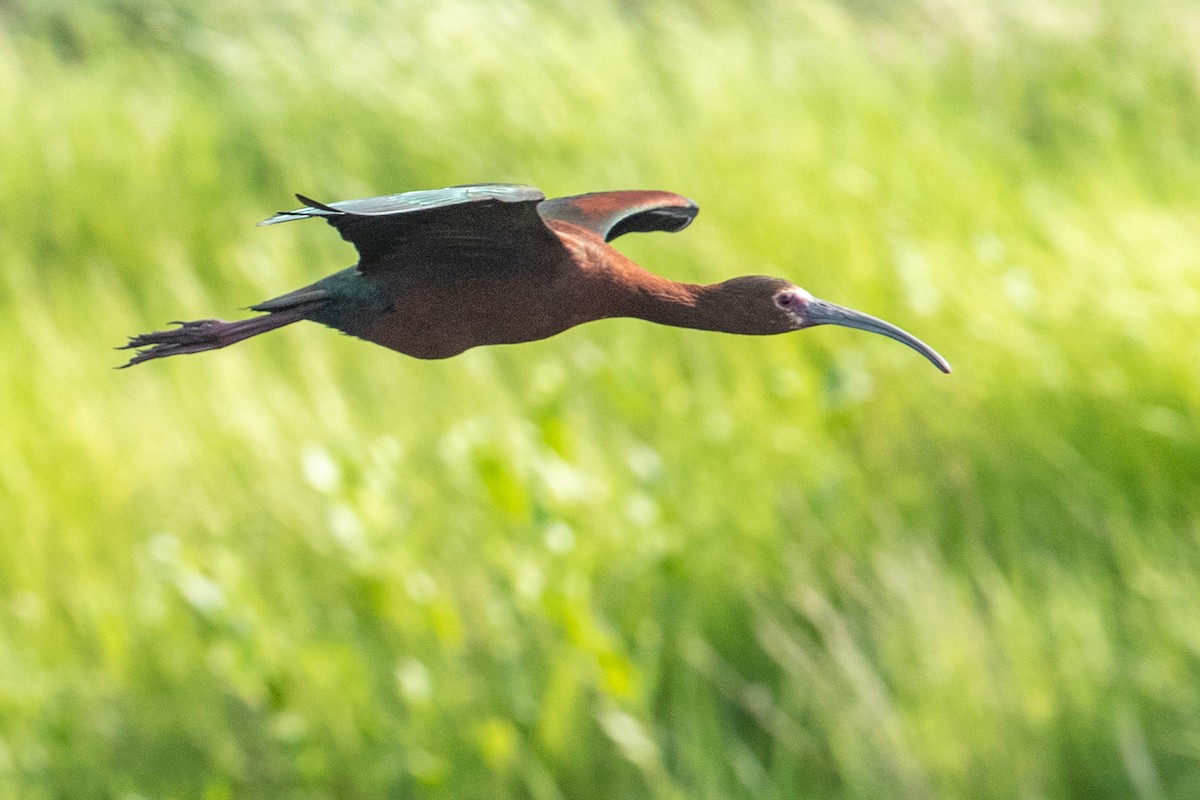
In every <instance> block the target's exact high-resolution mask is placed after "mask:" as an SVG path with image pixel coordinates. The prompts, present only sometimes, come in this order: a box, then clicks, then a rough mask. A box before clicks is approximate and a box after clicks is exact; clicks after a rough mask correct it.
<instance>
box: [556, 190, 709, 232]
mask: <svg viewBox="0 0 1200 800" xmlns="http://www.w3.org/2000/svg"><path fill="white" fill-rule="evenodd" d="M538 213H539V214H541V216H542V217H543V218H544V219H555V220H561V221H563V222H570V223H572V224H574V225H578V226H580V227H582V228H586V229H587V230H590V231H592V232H593V233H595V234H596V235H597V236H599V237H600V238H602V239H604V241H606V242H611V241H612V240H613V239H616V238H617V237H618V236H623V235H625V234H627V233H645V232H649V231H667V232H669V233H675V232H677V231H681V230H683V229H684V228H686V227H687V226H688V225H690V224H691V222H692V220H693V219H695V217H696V215H697V214H698V213H700V207H699V206H697V205H696V203H695V202H693V201H692V200H689V199H688V198H686V197H683V196H682V195H678V194H674V193H672V192H654V191H618V192H591V193H589V194H577V195H572V196H570V197H556V198H554V199H553V200H543V201H542V202H541V203H539V204H538Z"/></svg>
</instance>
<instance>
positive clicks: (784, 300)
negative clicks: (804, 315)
mask: <svg viewBox="0 0 1200 800" xmlns="http://www.w3.org/2000/svg"><path fill="white" fill-rule="evenodd" d="M775 302H776V303H777V304H778V305H779V307H780V308H787V307H788V306H790V305H791V304H792V296H791V295H790V294H786V293H785V294H777V295H775Z"/></svg>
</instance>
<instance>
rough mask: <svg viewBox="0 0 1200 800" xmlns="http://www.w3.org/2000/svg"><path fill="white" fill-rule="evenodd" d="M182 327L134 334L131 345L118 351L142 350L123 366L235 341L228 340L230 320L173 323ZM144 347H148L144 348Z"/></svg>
mask: <svg viewBox="0 0 1200 800" xmlns="http://www.w3.org/2000/svg"><path fill="white" fill-rule="evenodd" d="M171 324H172V325H178V326H180V327H179V328H177V329H175V330H173V331H155V332H154V333H143V334H142V335H141V336H131V337H130V338H129V344H127V345H123V346H121V347H118V348H117V349H118V350H140V351H141V352H139V353H138V354H137V355H135V356H134V357H133V358H131V359H129V363H128V364H122V365H121V367H120V369H125V368H126V367H132V366H133V365H134V364H140V363H142V362H143V361H150V360H151V359H154V358H166V357H167V356H180V355H184V354H186V353H199V352H202V351H204V350H215V349H216V348H218V347H224V346H225V345H227V344H231V342H230V341H228V340H227V339H225V337H224V336H223V334H225V333H226V332H227V331H228V330H229V327H230V323H228V322H223V321H222V320H219V319H202V320H197V321H195V322H173V323H171ZM142 348H147V349H145V350H143V349H142Z"/></svg>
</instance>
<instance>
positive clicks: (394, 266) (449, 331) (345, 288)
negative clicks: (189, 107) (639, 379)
mask: <svg viewBox="0 0 1200 800" xmlns="http://www.w3.org/2000/svg"><path fill="white" fill-rule="evenodd" d="M297 197H298V198H299V200H300V202H302V203H304V204H305V205H304V207H303V208H298V209H296V210H295V211H282V212H280V213H278V214H276V215H275V216H273V217H271V218H270V219H267V220H265V221H264V222H262V223H260V224H262V225H273V224H275V223H277V222H290V221H291V220H297V219H308V218H309V217H320V218H323V219H324V220H325V221H326V222H328V223H329V224H331V225H332V226H333V227H335V228H337V230H338V233H340V234H341V235H342V238H343V239H345V240H346V241H348V242H350V243H351V244H353V245H354V246H355V248H357V250H358V263H357V264H355V265H354V266H352V267H349V268H347V269H344V270H342V271H341V272H336V273H334V274H333V275H330V276H329V277H327V278H323V279H321V280H319V281H317V282H316V283H313V284H311V285H309V286H305V287H304V288H302V289H297V290H296V291H294V292H289V293H288V294H285V295H281V296H280V297H276V298H275V299H273V300H267V301H266V302H263V303H259V304H258V305H255V306H251V310H253V311H258V312H261V313H260V315H259V316H257V317H253V318H251V319H245V320H240V321H238V322H224V321H222V320H216V319H207V320H198V321H194V322H179V323H174V324H176V325H178V326H179V327H177V328H173V329H171V330H166V331H156V332H154V333H145V334H142V335H141V336H134V337H132V338H131V339H130V340H129V343H128V344H127V345H125V346H124V348H122V349H133V350H136V351H137V353H136V354H135V355H134V356H133V357H132V358H131V359H130V360H129V363H127V364H126V365H125V366H127V367H128V366H132V365H134V364H140V363H141V362H143V361H149V360H151V359H155V358H164V357H166V356H176V355H183V354H184V353H199V352H201V351H204V350H216V349H217V348H220V347H225V346H227V345H231V344H233V343H234V342H240V341H242V340H243V339H248V338H250V337H251V336H257V335H258V334H260V333H266V332H267V331H271V330H274V329H276V328H280V327H283V326H284V325H290V324H291V323H293V322H298V321H300V320H304V319H307V320H312V321H314V322H319V323H321V324H323V325H328V326H329V327H331V328H336V329H337V330H339V331H343V332H345V333H348V334H350V335H352V336H357V337H358V338H360V339H366V340H367V341H369V342H375V343H376V344H381V345H383V346H384V347H388V348H391V349H392V350H397V351H399V352H401V353H405V354H407V355H410V356H415V357H416V358H447V357H449V356H453V355H457V354H459V353H461V352H463V351H464V350H467V349H469V348H472V347H478V346H480V345H488V344H511V343H515V342H530V341H535V340H537V339H545V338H547V337H549V336H554V335H555V334H557V333H562V332H563V331H565V330H567V329H568V328H572V327H574V326H576V325H580V324H582V323H584V322H591V321H593V320H599V319H608V318H611V317H634V318H637V319H643V320H648V321H650V322H657V323H659V324H661V325H673V326H675V327H679V328H697V329H700V330H707V331H721V332H724V333H736V334H747V335H766V334H775V333H787V332H789V331H798V330H803V329H805V328H814V327H816V326H818V325H843V326H845V327H848V328H858V329H860V330H864V331H870V332H872V333H879V334H882V335H884V336H888V337H890V338H892V339H895V340H896V341H898V342H903V343H904V344H906V345H908V346H909V347H911V348H912V349H914V350H916V351H917V352H918V353H920V354H921V355H923V356H925V358H927V359H929V360H930V361H931V362H933V364H934V366H936V367H937V368H938V369H940V370H942V371H943V372H949V371H950V365H949V364H948V363H947V362H946V360H945V359H944V358H942V357H941V356H940V355H938V353H937V352H936V351H934V350H933V348H931V347H929V346H928V345H926V344H925V343H924V342H922V341H921V340H920V339H917V338H916V337H915V336H913V335H911V334H909V333H907V332H905V331H903V330H901V329H900V328H897V327H896V326H895V325H892V324H890V323H888V322H884V321H883V320H881V319H877V318H875V317H872V316H870V315H867V314H863V313H862V312H859V311H854V310H852V309H849V308H844V307H842V306H838V305H834V304H833V303H829V302H826V301H824V300H818V299H817V298H815V297H813V296H812V295H811V294H809V293H808V292H806V291H805V290H804V289H801V288H800V287H799V286H796V285H795V284H792V283H790V282H788V281H786V280H782V279H780V278H770V277H765V276H761V275H750V276H744V277H738V278H731V279H730V280H727V281H722V282H721V283H714V284H707V285H703V284H695V283H681V282H679V281H673V280H670V279H668V278H663V277H660V276H658V275H655V274H653V273H651V272H647V271H646V270H644V269H642V268H641V267H639V266H638V265H637V264H635V263H634V262H633V261H632V260H630V259H629V258H626V257H625V256H624V255H622V254H621V252H620V251H619V250H616V249H615V248H613V247H612V246H611V245H610V244H609V242H611V241H612V240H613V239H616V238H617V237H618V236H622V235H624V234H626V233H634V232H643V231H680V230H683V229H684V228H686V227H687V226H688V224H689V223H690V222H691V221H692V219H693V218H694V217H695V216H696V214H697V212H698V211H699V208H698V207H697V206H696V204H695V203H693V202H692V201H691V200H689V199H687V198H686V197H681V196H680V195H677V194H672V193H670V192H654V191H619V192H594V193H591V194H582V195H575V196H572V197H557V198H554V199H551V200H547V199H546V196H545V195H544V194H542V192H541V191H539V190H537V189H535V188H533V187H530V186H520V185H515V184H500V183H489V184H477V185H471V186H454V187H451V188H448V189H433V190H427V191H416V192H405V193H403V194H393V195H387V196H384V197H372V198H368V199H365V200H349V201H345V202H340V203H318V202H316V201H315V200H310V199H308V198H306V197H304V196H303V195H297Z"/></svg>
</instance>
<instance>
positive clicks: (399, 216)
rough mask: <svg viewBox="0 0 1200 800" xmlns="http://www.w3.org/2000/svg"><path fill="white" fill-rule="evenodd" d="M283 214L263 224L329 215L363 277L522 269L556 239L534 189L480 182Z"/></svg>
mask: <svg viewBox="0 0 1200 800" xmlns="http://www.w3.org/2000/svg"><path fill="white" fill-rule="evenodd" d="M296 197H297V198H298V199H299V200H300V202H302V203H306V204H307V205H306V206H305V207H304V208H298V209H296V210H295V211H281V212H279V213H278V214H276V215H275V216H273V217H271V218H270V219H266V220H263V221H262V222H260V223H259V224H260V225H274V224H275V223H278V222H290V221H292V220H296V219H307V218H309V217H321V218H324V219H325V221H326V222H328V223H329V224H330V225H332V226H333V227H335V228H337V230H338V233H340V234H341V235H342V238H343V239H345V240H346V241H348V242H350V243H351V244H353V245H354V246H355V247H356V248H357V249H358V253H359V257H360V258H359V264H358V268H359V270H360V271H361V272H363V273H364V274H368V273H370V272H373V271H378V270H384V269H392V268H404V267H412V268H420V267H422V266H424V267H425V268H434V269H437V268H441V269H442V270H451V271H453V270H463V269H470V268H474V267H494V266H499V265H509V266H520V265H521V264H522V263H525V262H528V261H531V260H532V261H537V260H538V259H536V258H534V256H536V255H537V254H538V253H539V252H542V251H544V250H545V249H546V248H550V247H558V246H559V243H558V239H557V237H556V236H555V235H554V233H553V232H552V231H551V230H550V229H549V228H547V227H546V225H545V223H544V222H543V221H542V218H541V217H540V216H539V215H538V213H537V204H538V202H539V201H541V200H543V199H544V198H545V195H544V194H542V192H541V191H540V190H538V189H535V188H533V187H532V186H522V185H520V184H509V183H483V184H474V185H469V186H452V187H450V188H447V189H428V190H423V191H416V192H404V193H402V194H392V195H384V196H382V197H369V198H365V199H362V200H345V201H340V202H336V203H319V202H317V201H315V200H310V199H309V198H307V197H304V196H303V195H296Z"/></svg>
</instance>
